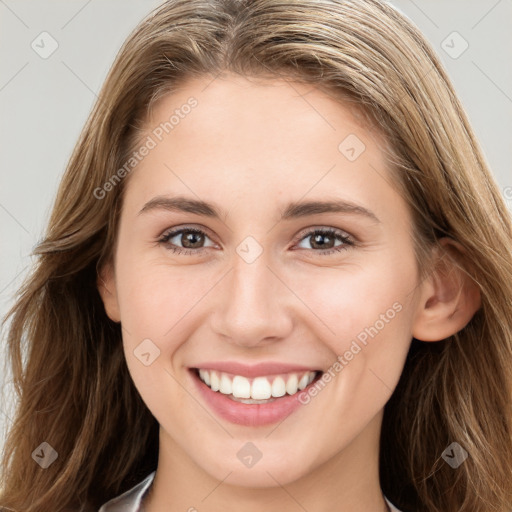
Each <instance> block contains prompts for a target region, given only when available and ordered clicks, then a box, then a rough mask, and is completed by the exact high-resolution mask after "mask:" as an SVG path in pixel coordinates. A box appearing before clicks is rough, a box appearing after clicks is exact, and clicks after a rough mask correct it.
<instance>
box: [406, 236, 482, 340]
mask: <svg viewBox="0 0 512 512" xmlns="http://www.w3.org/2000/svg"><path fill="white" fill-rule="evenodd" d="M465 257H466V255H465V253H464V250H463V248H462V247H461V246H460V244H458V243H457V242H455V241H454V240H451V239H450V238H443V239H441V240H440V247H437V248H436V249H435V253H434V265H433V271H432V272H431V274H430V276H429V277H428V278H427V279H425V280H424V281H423V283H422V287H421V296H420V303H419V306H418V308H419V309H418V311H417V316H416V318H415V322H414V325H413V336H414V337H415V338H416V339H418V340H421V341H441V340H443V339H446V338H448V337H450V336H452V335H453V334H455V333H457V332H459V331H460V330H461V329H463V328H464V327H465V326H466V325H467V324H468V323H469V322H470V320H471V319H472V318H473V316H474V314H475V313H476V312H477V311H478V309H479V308H480V306H481V296H480V289H479V287H478V285H477V284H476V283H475V281H474V280H473V279H472V278H471V276H469V275H468V273H467V271H466V270H465V269H464V263H465Z"/></svg>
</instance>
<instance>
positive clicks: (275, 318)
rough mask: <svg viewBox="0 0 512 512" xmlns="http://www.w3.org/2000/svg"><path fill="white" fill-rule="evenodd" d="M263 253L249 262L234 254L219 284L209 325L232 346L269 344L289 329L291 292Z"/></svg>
mask: <svg viewBox="0 0 512 512" xmlns="http://www.w3.org/2000/svg"><path fill="white" fill-rule="evenodd" d="M264 255H265V253H263V254H262V255H261V256H260V257H259V258H258V259H256V261H253V262H252V263H247V262H246V261H244V260H243V259H242V258H241V257H238V255H235V257H234V258H233V266H232V268H231V270H230V271H229V272H228V274H227V275H226V276H225V277H224V279H223V280H222V283H219V284H220V287H219V288H218V290H217V294H216V300H215V305H214V309H213V313H212V317H211V327H212V329H213V331H214V332H215V333H216V334H217V335H219V336H221V337H223V338H224V339H225V340H226V341H228V342H230V343H233V344H235V345H239V346H244V347H257V346H262V345H266V344H269V343H273V342H275V341H277V340H279V339H285V338H286V337H287V336H289V334H290V332H291V331H292V328H293V315H292V308H293V300H294V295H293V293H292V292H291V291H290V289H289V288H288V287H287V286H286V284H285V283H284V282H283V280H282V278H280V277H279V275H278V274H279V273H278V272H277V271H276V269H274V268H271V267H270V266H269V262H268V261H267V258H266V257H265V256H264ZM296 300H297V299H296V298H295V301H296Z"/></svg>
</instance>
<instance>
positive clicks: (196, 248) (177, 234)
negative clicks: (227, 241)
mask: <svg viewBox="0 0 512 512" xmlns="http://www.w3.org/2000/svg"><path fill="white" fill-rule="evenodd" d="M206 239H208V240H209V237H208V235H207V234H206V233H205V232H204V231H202V230H201V229H197V228H181V229H177V230H174V231H169V232H167V233H165V234H164V235H163V236H162V237H161V238H160V239H159V240H158V242H159V243H160V244H163V245H164V246H165V248H166V249H169V250H171V251H173V252H175V253H177V254H194V253H198V252H200V251H202V250H203V249H204V248H205V246H204V245H203V244H204V243H205V240H206ZM177 244H182V245H181V247H180V246H179V245H177ZM214 245H215V244H213V242H212V244H211V246H214ZM206 247H208V246H206Z"/></svg>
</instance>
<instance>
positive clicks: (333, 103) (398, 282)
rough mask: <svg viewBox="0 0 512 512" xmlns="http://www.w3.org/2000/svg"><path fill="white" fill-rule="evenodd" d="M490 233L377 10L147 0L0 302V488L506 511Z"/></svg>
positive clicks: (381, 7)
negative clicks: (11, 388)
mask: <svg viewBox="0 0 512 512" xmlns="http://www.w3.org/2000/svg"><path fill="white" fill-rule="evenodd" d="M511 242H512V227H511V221H510V217H509V214H508V212H507V209H506V207H505V204H504V201H503V199H502V198H501V196H500V194H499V190H498V188H497V186H496V183H495V182H494V180H493V178H492V176H491V173H490V171H489V169H488V166H487V164H486V162H485V161H484V158H483V156H482V153H481V150H480V149H479V147H478V144H477V142H476V139H475V136H474V134H473V132H472V130H471V128H470V126H469V123H468V120H467V118H466V116H465V113H464V111H463V109H462V107H461V105H460V103H459V101H458V99H457V98H456V96H455V93H454V91H453V87H452V85H451V83H450V81H449V79H448V78H447V76H446V73H445V72H444V70H443V69H442V67H441V65H440V63H439V61H438V59H437V57H436V56H435V54H434V52H433V51H432V49H431V48H430V46H429V45H428V44H427V43H426V41H425V39H424V38H423V36H422V35H421V34H420V33H419V32H418V30H417V29H416V28H415V27H414V26H413V25H412V24H411V23H410V22H409V21H408V20H407V19H405V18H404V17H403V16H401V15H400V14H399V13H397V12H396V11H395V10H394V9H393V8H391V7H390V6H389V5H387V4H386V3H382V2H378V1H376V0H358V1H322V2H313V1H297V2H295V1H293V2H286V3H283V2H276V1H275V0H257V1H251V2H248V1H247V2H246V1H229V0H217V1H204V0H198V1H194V0H193V1H184V0H182V1H171V2H167V3H165V4H163V5H162V6H161V7H160V8H159V9H158V10H156V11H155V12H154V13H152V14H151V16H150V17H149V18H148V19H147V20H145V21H144V22H142V24H141V25H140V26H139V27H138V28H137V29H136V30H135V31H134V32H133V33H132V34H131V36H130V37H129V38H128V40H127V42H126V43H125V45H124V46H123V48H122V49H121V51H120V53H119V55H118V57H117V59H116V61H115V63H114V65H113V68H112V70H111V72H110V74H109V76H108V78H107V80H106V83H105V85H104V87H103V89H102V91H101V93H100V95H99V99H98V102H97V104H96V105H95V107H94V110H93V112H92V114H91V116H90V119H89V120H88V122H87V124H86V126H85V128H84V131H83V134H82V136H81V138H80V140H79V141H78V144H77V146H76V149H75V152H74V153H73V155H72V157H71V160H70V163H69V166H68V169H67V172H66V174H65V176H64V178H63V181H62V183H61V186H60V189H59V192H58V196H57V199H56V203H55V206H54V209H53V214H52V217H51V219H50V224H49V228H48V232H47V234H46V236H45V239H44V240H43V241H42V242H41V243H40V244H39V245H38V247H37V249H36V254H37V255H39V261H38V264H37V267H36V268H35V269H34V272H33V273H32V275H31V276H30V277H29V279H28V280H27V282H26V283H25V285H24V287H23V289H22V290H21V291H20V295H19V298H18V301H17V303H16V304H15V305H14V307H13V308H12V310H11V312H10V315H9V318H10V319H11V323H10V326H9V337H8V343H9V349H10V354H11V363H12V366H13V372H14V376H15V383H16V385H17V389H18V392H19V395H20V403H19V409H18V411H17V416H16V419H15V422H14V425H13V426H12V429H11V432H10V435H9V438H8V440H7V444H6V452H5V458H4V465H3V468H4V476H3V481H4V486H3V494H2V496H1V503H2V505H4V506H5V507H7V509H9V508H10V509H14V510H24V511H36V510H37V511H42V510H52V511H64V510H77V509H79V510H97V509H98V508H100V510H101V512H112V511H114V510H130V511H135V510H142V509H144V510H145V511H146V512H148V511H149V512H155V511H160V510H211V511H216V510H231V509H233V510H234V509H243V510H246V511H253V510H262V509H263V510H280V511H282V510H285V511H287V510H298V509H299V508H302V509H305V510H310V511H318V512H319V511H324V510H333V509H339V510H347V511H352V510H372V511H374V510H375V511H385V510H401V511H403V512H406V511H428V512H434V511H435V512H441V511H442V512H452V511H453V512H455V511H467V512H469V511H472V512H475V511H484V510H485V511H487V510H491V509H492V510H497V511H498V510H499V511H505V510H509V509H510V507H511V506H512V478H511V477H512V468H511V461H512V438H511V430H512V418H511V406H510V404H511V392H512V376H511V369H510V368H511V365H510V362H511V361H512V335H511V332H512V320H511V318H512V315H510V313H511V307H512V284H511V281H510V275H511V274H512V254H511ZM22 339H26V342H27V344H28V354H27V359H26V361H25V362H22V358H21V357H22V346H23V345H22Z"/></svg>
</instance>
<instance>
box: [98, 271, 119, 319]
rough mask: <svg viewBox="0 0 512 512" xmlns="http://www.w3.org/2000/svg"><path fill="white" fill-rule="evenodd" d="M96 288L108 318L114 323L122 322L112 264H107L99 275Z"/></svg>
mask: <svg viewBox="0 0 512 512" xmlns="http://www.w3.org/2000/svg"><path fill="white" fill-rule="evenodd" d="M96 287H97V288H98V292H99V294H100V296H101V300H102V301H103V305H104V306H105V312H106V313H107V316H108V317H109V318H110V320H112V321H113V322H120V321H121V315H120V313H119V304H118V302H117V290H116V283H115V279H114V271H113V268H112V265H111V264H106V265H105V266H104V267H103V268H102V269H101V270H100V271H99V272H98V273H97V279H96Z"/></svg>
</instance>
